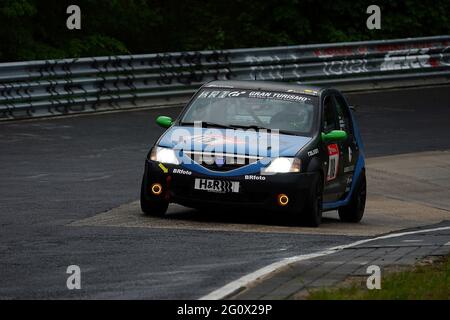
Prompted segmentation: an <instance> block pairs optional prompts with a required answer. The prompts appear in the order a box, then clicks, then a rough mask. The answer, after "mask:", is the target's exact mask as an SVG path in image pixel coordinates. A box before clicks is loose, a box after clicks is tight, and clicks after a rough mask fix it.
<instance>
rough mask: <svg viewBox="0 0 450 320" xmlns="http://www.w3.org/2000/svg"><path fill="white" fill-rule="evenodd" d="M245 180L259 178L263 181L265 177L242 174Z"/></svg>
mask: <svg viewBox="0 0 450 320" xmlns="http://www.w3.org/2000/svg"><path fill="white" fill-rule="evenodd" d="M244 179H245V180H261V181H264V180H266V177H263V176H255V175H245V176H244Z"/></svg>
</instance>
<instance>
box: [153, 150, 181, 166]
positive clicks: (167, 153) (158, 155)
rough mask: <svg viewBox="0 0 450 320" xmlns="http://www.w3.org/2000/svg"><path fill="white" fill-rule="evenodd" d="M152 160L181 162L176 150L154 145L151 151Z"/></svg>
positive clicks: (170, 162)
mask: <svg viewBox="0 0 450 320" xmlns="http://www.w3.org/2000/svg"><path fill="white" fill-rule="evenodd" d="M150 160H152V161H158V162H161V163H169V164H180V161H179V160H178V158H177V156H176V154H175V150H173V149H169V148H162V147H154V148H153V149H152V151H151V152H150Z"/></svg>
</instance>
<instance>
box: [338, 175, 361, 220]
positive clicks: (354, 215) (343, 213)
mask: <svg viewBox="0 0 450 320" xmlns="http://www.w3.org/2000/svg"><path fill="white" fill-rule="evenodd" d="M366 194H367V182H366V172H365V170H363V171H362V172H361V175H360V176H359V178H358V181H357V182H356V186H355V190H354V192H353V194H352V198H351V199H350V202H349V204H348V205H346V206H344V207H340V208H339V210H338V212H339V218H341V221H344V222H353V223H357V222H359V221H361V219H362V217H363V215H364V209H365V207H366Z"/></svg>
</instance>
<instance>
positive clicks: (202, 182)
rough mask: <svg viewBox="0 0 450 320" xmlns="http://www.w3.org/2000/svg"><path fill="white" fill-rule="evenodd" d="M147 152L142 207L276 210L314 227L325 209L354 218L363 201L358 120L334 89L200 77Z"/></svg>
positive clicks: (151, 210) (162, 121)
mask: <svg viewBox="0 0 450 320" xmlns="http://www.w3.org/2000/svg"><path fill="white" fill-rule="evenodd" d="M156 122H157V123H158V124H159V125H160V126H162V127H164V128H168V129H167V130H166V132H165V133H164V134H163V135H162V136H161V137H160V138H159V139H158V141H157V142H156V144H155V145H154V146H153V148H152V149H151V150H150V152H149V153H148V156H147V159H146V161H145V173H144V176H143V179H142V187H141V208H142V211H143V212H144V213H146V214H150V215H157V216H163V215H164V214H165V212H166V210H167V207H168V204H169V203H171V202H173V203H179V204H181V205H185V206H189V207H194V208H205V207H206V208H212V209H214V208H216V209H217V208H227V207H230V208H232V207H238V208H240V209H243V208H255V209H261V210H276V211H279V212H280V214H283V213H286V214H290V215H292V216H293V218H294V219H295V221H297V222H299V223H301V224H305V225H308V226H318V225H319V224H320V222H321V217H322V211H326V210H335V209H337V210H338V211H339V216H340V218H341V220H343V221H347V222H359V221H360V220H361V218H362V216H363V213H364V207H365V201H366V176H365V164H364V149H363V144H362V141H361V136H360V133H359V130H358V126H357V124H356V122H355V119H354V117H353V115H352V111H351V109H350V108H349V106H348V104H347V102H346V100H345V98H344V97H343V95H342V94H341V93H340V92H339V91H337V90H335V89H324V88H319V87H309V86H300V85H295V84H284V83H270V82H260V81H213V82H209V83H207V84H205V85H203V86H202V87H201V88H200V89H199V90H198V91H197V93H196V94H195V95H194V96H193V98H192V99H191V100H190V102H189V103H188V104H187V105H186V107H185V108H184V109H183V111H182V112H181V114H180V115H179V116H178V118H177V119H176V120H172V119H171V118H169V117H165V116H160V117H158V118H157V119H156Z"/></svg>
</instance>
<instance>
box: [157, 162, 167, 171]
mask: <svg viewBox="0 0 450 320" xmlns="http://www.w3.org/2000/svg"><path fill="white" fill-rule="evenodd" d="M158 167H159V168H160V169H161V170H162V171H163V172H164V173H167V172H169V169H167V168H166V167H165V166H164V165H163V164H162V163H160V164H159V165H158Z"/></svg>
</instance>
